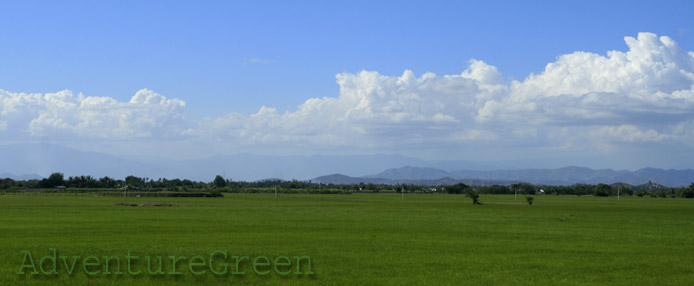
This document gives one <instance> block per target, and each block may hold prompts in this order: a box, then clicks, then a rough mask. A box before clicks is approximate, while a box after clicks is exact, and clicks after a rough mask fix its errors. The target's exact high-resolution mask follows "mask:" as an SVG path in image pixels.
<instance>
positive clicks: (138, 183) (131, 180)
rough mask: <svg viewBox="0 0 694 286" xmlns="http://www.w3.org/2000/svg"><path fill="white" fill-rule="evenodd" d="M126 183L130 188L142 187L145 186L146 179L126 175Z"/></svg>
mask: <svg viewBox="0 0 694 286" xmlns="http://www.w3.org/2000/svg"><path fill="white" fill-rule="evenodd" d="M125 184H126V185H128V188H142V187H144V186H145V180H144V179H142V178H138V177H135V176H127V177H125Z"/></svg>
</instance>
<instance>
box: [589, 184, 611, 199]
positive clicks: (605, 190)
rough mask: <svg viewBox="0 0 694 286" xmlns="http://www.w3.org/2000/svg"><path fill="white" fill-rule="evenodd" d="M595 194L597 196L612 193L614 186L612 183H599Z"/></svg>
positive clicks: (605, 195)
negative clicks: (611, 185)
mask: <svg viewBox="0 0 694 286" xmlns="http://www.w3.org/2000/svg"><path fill="white" fill-rule="evenodd" d="M593 194H594V195H595V196H596V197H607V196H609V195H611V194H612V187H610V185H605V184H598V186H597V187H596V188H595V192H594V193H593Z"/></svg>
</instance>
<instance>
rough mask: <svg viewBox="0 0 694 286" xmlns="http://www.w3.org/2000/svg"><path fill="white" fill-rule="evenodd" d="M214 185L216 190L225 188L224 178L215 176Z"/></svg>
mask: <svg viewBox="0 0 694 286" xmlns="http://www.w3.org/2000/svg"><path fill="white" fill-rule="evenodd" d="M214 185H215V186H216V187H217V188H222V187H226V185H227V181H226V180H224V178H222V176H220V175H217V176H216V177H214Z"/></svg>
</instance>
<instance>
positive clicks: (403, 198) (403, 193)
mask: <svg viewBox="0 0 694 286" xmlns="http://www.w3.org/2000/svg"><path fill="white" fill-rule="evenodd" d="M400 194H401V195H402V200H405V187H400Z"/></svg>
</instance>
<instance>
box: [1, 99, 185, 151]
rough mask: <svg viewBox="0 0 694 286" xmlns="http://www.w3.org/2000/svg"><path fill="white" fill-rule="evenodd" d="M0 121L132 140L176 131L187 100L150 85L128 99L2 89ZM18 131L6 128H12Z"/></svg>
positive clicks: (20, 130)
mask: <svg viewBox="0 0 694 286" xmlns="http://www.w3.org/2000/svg"><path fill="white" fill-rule="evenodd" d="M0 103H2V104H1V105H0V121H3V122H5V124H4V126H5V128H4V129H6V131H8V132H9V131H14V132H16V133H17V134H19V135H21V134H25V135H30V136H36V137H41V136H51V137H64V136H75V135H77V136H80V137H87V138H110V139H128V138H142V137H151V136H164V137H166V136H177V133H179V132H180V130H181V129H182V127H183V126H184V125H185V124H184V123H183V120H184V118H183V108H184V107H185V102H183V101H181V100H178V99H167V98H166V97H164V96H162V95H159V94H157V93H155V92H153V91H151V90H148V89H142V90H140V91H138V92H137V93H136V94H135V95H134V96H133V97H132V98H131V100H130V101H129V102H118V101H116V100H115V99H113V98H109V97H85V96H84V95H82V94H79V95H77V96H75V95H74V94H73V93H72V92H71V91H68V90H64V91H60V92H56V93H47V94H26V93H11V92H7V91H4V90H0ZM10 126H11V127H13V130H7V129H9V127H10Z"/></svg>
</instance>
